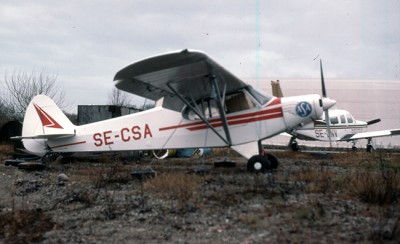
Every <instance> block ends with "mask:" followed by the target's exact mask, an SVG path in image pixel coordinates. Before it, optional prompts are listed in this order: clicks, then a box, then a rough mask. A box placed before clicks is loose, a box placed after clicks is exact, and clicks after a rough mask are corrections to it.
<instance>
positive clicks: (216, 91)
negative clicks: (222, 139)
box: [210, 75, 232, 146]
mask: <svg viewBox="0 0 400 244" xmlns="http://www.w3.org/2000/svg"><path fill="white" fill-rule="evenodd" d="M210 82H211V98H214V99H216V100H217V104H218V110H219V114H220V116H221V120H222V125H223V127H224V131H225V135H226V140H227V141H228V142H229V146H231V145H232V141H231V134H230V133H229V128H228V122H227V120H226V113H225V109H224V104H223V100H225V92H226V86H225V87H224V94H223V100H222V99H221V96H220V93H219V89H218V86H217V78H216V77H215V75H211V76H210Z"/></svg>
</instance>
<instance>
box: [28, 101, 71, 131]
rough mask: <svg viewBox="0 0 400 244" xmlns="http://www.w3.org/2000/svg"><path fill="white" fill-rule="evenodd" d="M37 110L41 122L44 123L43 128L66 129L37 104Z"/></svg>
mask: <svg viewBox="0 0 400 244" xmlns="http://www.w3.org/2000/svg"><path fill="white" fill-rule="evenodd" d="M33 106H34V107H35V109H36V112H37V113H38V115H39V118H40V120H41V121H42V124H43V126H45V127H50V128H56V129H64V128H63V127H62V126H61V125H60V124H59V123H57V121H56V120H55V119H53V118H52V117H51V116H50V115H49V114H48V113H46V112H45V111H44V110H43V109H42V108H41V107H39V106H38V105H37V104H35V103H34V104H33Z"/></svg>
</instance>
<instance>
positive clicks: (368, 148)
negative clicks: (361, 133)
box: [367, 138, 374, 153]
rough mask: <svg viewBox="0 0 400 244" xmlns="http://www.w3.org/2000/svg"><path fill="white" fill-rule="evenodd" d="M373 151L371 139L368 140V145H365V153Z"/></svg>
mask: <svg viewBox="0 0 400 244" xmlns="http://www.w3.org/2000/svg"><path fill="white" fill-rule="evenodd" d="M373 149H374V147H373V146H372V139H371V138H368V143H367V152H369V153H370V152H372V150H373Z"/></svg>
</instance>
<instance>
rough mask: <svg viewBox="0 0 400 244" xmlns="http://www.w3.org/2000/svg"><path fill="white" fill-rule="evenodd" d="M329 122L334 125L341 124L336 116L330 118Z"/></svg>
mask: <svg viewBox="0 0 400 244" xmlns="http://www.w3.org/2000/svg"><path fill="white" fill-rule="evenodd" d="M329 120H330V121H331V124H332V125H334V124H339V119H338V117H336V116H335V117H330V118H329Z"/></svg>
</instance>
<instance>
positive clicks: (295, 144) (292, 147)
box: [290, 141, 300, 152]
mask: <svg viewBox="0 0 400 244" xmlns="http://www.w3.org/2000/svg"><path fill="white" fill-rule="evenodd" d="M290 148H291V149H292V151H293V152H297V151H299V149H300V147H299V144H298V143H297V142H296V141H294V142H293V143H292V144H290Z"/></svg>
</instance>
